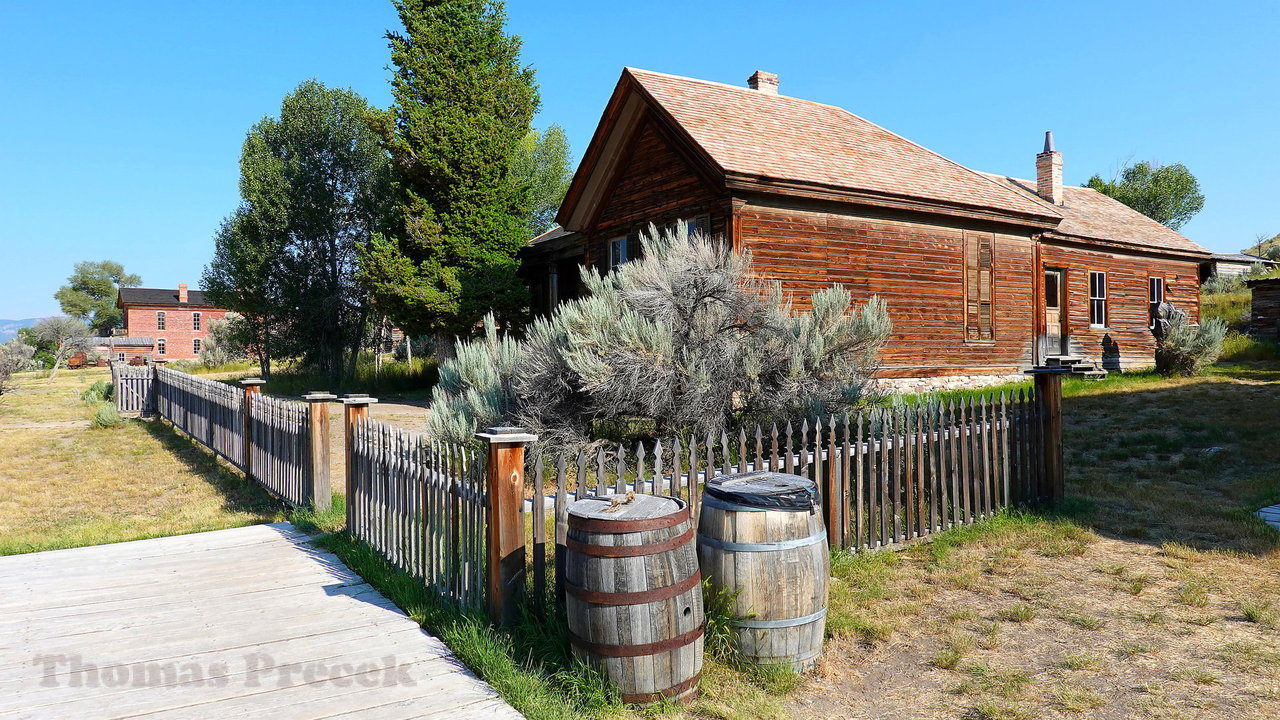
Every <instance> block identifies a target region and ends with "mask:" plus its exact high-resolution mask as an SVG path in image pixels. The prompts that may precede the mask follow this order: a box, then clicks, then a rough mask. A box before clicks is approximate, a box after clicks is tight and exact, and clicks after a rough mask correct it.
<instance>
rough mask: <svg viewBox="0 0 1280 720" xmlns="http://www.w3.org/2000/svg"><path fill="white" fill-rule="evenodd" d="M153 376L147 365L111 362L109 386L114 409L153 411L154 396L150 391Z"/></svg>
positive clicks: (139, 411) (129, 411)
mask: <svg viewBox="0 0 1280 720" xmlns="http://www.w3.org/2000/svg"><path fill="white" fill-rule="evenodd" d="M154 377H155V375H154V373H153V372H152V369H151V368H149V367H132V366H129V365H125V364H124V363H117V362H113V363H111V387H112V393H113V396H114V397H115V400H116V409H117V410H119V411H120V412H123V413H150V412H154V411H155V397H154V395H152V392H151V391H152V389H153V384H152V382H153V378H154Z"/></svg>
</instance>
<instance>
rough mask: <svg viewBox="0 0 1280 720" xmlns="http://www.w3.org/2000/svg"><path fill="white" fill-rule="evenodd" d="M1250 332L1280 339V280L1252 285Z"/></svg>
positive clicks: (1260, 336)
mask: <svg viewBox="0 0 1280 720" xmlns="http://www.w3.org/2000/svg"><path fill="white" fill-rule="evenodd" d="M1252 288H1253V299H1252V302H1251V307H1250V311H1249V334H1250V335H1253V336H1254V337H1259V338H1272V339H1280V280H1264V281H1260V282H1255V283H1253V285H1252Z"/></svg>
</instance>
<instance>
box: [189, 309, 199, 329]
mask: <svg viewBox="0 0 1280 720" xmlns="http://www.w3.org/2000/svg"><path fill="white" fill-rule="evenodd" d="M191 329H192V330H195V331H197V332H198V331H199V330H200V313H198V312H193V313H191Z"/></svg>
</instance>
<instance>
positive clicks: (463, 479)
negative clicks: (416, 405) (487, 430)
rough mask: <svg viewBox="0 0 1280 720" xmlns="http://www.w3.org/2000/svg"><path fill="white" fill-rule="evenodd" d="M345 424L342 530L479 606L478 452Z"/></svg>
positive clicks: (481, 510)
mask: <svg viewBox="0 0 1280 720" xmlns="http://www.w3.org/2000/svg"><path fill="white" fill-rule="evenodd" d="M347 427H348V428H349V436H348V437H349V439H348V447H347V451H348V453H349V456H348V458H349V459H348V468H349V471H348V472H349V475H348V479H347V518H348V524H347V532H349V533H350V534H351V535H352V536H353V537H356V538H358V539H360V540H363V541H364V542H366V543H368V544H369V545H370V546H371V547H372V548H373V549H374V550H376V551H377V552H378V553H379V554H381V555H382V556H383V557H384V558H386V559H387V560H388V561H389V562H390V563H391V564H393V565H395V566H396V567H398V568H400V569H401V570H404V571H405V572H407V573H409V574H411V575H413V576H414V577H417V578H419V579H421V580H422V581H423V582H425V583H426V585H427V586H428V587H430V588H431V589H432V590H434V591H435V592H437V593H439V595H440V596H442V597H444V598H446V599H449V600H452V601H454V602H456V603H458V604H460V605H463V606H466V607H469V608H473V609H476V610H483V609H484V608H485V606H486V603H487V602H488V593H487V580H486V577H487V576H486V573H487V563H486V547H487V545H486V535H485V532H486V527H487V525H488V523H489V520H490V518H489V511H488V493H487V491H486V483H485V479H486V475H485V472H486V458H485V456H484V455H482V454H480V453H479V452H477V451H476V449H475V448H472V447H468V446H464V445H456V444H453V443H448V442H444V441H439V440H430V439H428V438H426V437H425V436H422V435H418V434H415V433H409V432H405V431H404V430H401V429H398V428H394V427H391V426H389V425H386V424H383V423H380V422H377V421H374V420H370V419H368V418H367V417H355V418H351V419H349V420H348V424H347Z"/></svg>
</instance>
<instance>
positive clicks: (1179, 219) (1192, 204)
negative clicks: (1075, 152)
mask: <svg viewBox="0 0 1280 720" xmlns="http://www.w3.org/2000/svg"><path fill="white" fill-rule="evenodd" d="M1085 187H1091V188H1093V189H1094V190H1097V191H1098V192H1100V193H1102V194H1104V195H1108V196H1110V197H1113V198H1115V199H1116V200H1119V201H1120V202H1122V203H1124V204H1125V205H1128V206H1129V207H1131V208H1133V209H1134V210H1137V211H1138V212H1140V213H1142V214H1143V215H1146V216H1147V217H1149V218H1151V219H1152V220H1155V221H1156V222H1158V223H1160V224H1162V225H1165V226H1166V227H1168V228H1170V229H1172V230H1177V229H1178V228H1180V227H1182V226H1183V225H1184V224H1186V222H1187V221H1188V220H1190V219H1191V218H1193V217H1195V215H1196V213H1198V212H1200V210H1202V209H1203V208H1204V194H1203V193H1201V192H1200V183H1199V182H1198V181H1197V180H1196V177H1195V175H1192V174H1191V171H1190V170H1188V169H1187V167H1186V166H1185V165H1183V164H1182V163H1174V164H1173V165H1161V164H1160V163H1151V162H1146V161H1143V162H1139V163H1134V164H1133V165H1128V166H1126V167H1125V168H1123V169H1122V170H1121V171H1120V173H1119V175H1118V176H1117V177H1115V178H1112V179H1111V180H1103V179H1102V177H1101V176H1099V175H1094V176H1093V177H1091V178H1089V182H1087V183H1085Z"/></svg>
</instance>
